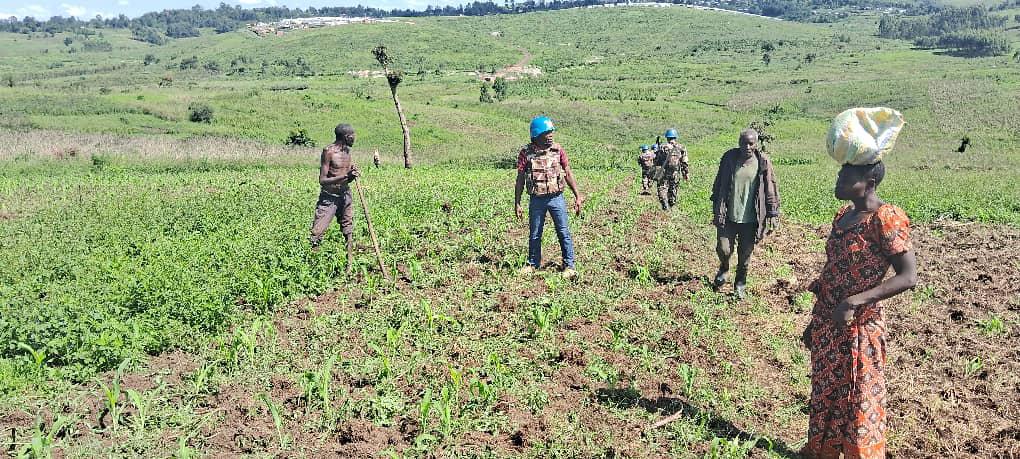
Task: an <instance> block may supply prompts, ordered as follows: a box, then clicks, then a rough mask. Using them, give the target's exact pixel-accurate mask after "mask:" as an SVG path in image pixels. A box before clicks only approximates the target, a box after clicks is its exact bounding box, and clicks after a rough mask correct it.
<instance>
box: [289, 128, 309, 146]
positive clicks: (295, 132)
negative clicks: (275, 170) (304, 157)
mask: <svg viewBox="0 0 1020 459" xmlns="http://www.w3.org/2000/svg"><path fill="white" fill-rule="evenodd" d="M286 144H287V145H293V146H300V147H314V146H315V141H314V140H312V138H311V137H309V136H308V130H306V129H305V128H297V129H291V131H290V135H288V136H287V141H286Z"/></svg>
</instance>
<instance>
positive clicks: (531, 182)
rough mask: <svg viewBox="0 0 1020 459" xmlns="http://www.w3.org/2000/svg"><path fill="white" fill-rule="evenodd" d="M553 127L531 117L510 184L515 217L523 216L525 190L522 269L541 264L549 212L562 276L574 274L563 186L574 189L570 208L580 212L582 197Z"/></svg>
mask: <svg viewBox="0 0 1020 459" xmlns="http://www.w3.org/2000/svg"><path fill="white" fill-rule="evenodd" d="M554 132H556V127H555V126H554V125H553V122H552V120H551V119H549V118H548V117H545V116H539V117H536V118H535V119H533V120H531V142H530V143H528V144H527V145H525V146H523V147H521V150H520V152H519V153H518V154H517V183H516V185H515V186H514V212H515V213H516V214H517V218H519V219H521V218H524V211H523V210H522V209H521V194H522V193H523V192H524V190H525V189H527V191H528V196H529V198H528V224H529V225H528V226H529V229H530V235H529V238H528V262H527V264H526V265H525V266H524V268H522V269H521V272H522V273H525V274H530V273H533V272H535V270H536V269H537V268H539V267H540V266H541V264H542V229H543V227H544V226H545V214H546V212H548V213H549V215H550V216H552V220H553V225H555V226H556V237H557V238H558V239H559V241H560V252H561V253H562V255H563V277H565V278H567V279H573V278H575V277H577V271H576V270H574V240H573V238H572V237H571V235H570V225H569V221H568V218H567V214H568V213H569V212H568V210H567V203H566V201H565V200H564V199H563V189H564V188H565V187H566V186H569V187H570V191H571V192H573V193H574V205H573V209H574V212H576V213H577V214H578V215H580V214H581V204H582V203H584V197H583V196H581V193H580V192H578V191H577V182H576V181H574V173H573V172H572V171H571V170H570V161H569V160H568V159H567V153H566V152H565V151H563V147H561V146H560V144H558V143H556V142H554V141H553V133H554Z"/></svg>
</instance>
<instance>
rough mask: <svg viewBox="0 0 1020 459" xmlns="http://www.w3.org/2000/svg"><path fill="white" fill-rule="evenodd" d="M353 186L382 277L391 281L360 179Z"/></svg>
mask: <svg viewBox="0 0 1020 459" xmlns="http://www.w3.org/2000/svg"><path fill="white" fill-rule="evenodd" d="M359 179H360V177H359ZM354 187H355V188H357V189H358V197H359V198H361V209H362V210H364V211H365V222H366V223H368V234H369V235H370V236H372V245H373V246H375V257H376V258H377V259H379V269H380V270H381V271H382V273H383V277H385V278H386V280H388V281H391V282H392V281H393V279H390V272H389V271H387V270H386V263H383V258H382V252H381V251H380V250H379V239H378V238H376V237H375V228H373V227H372V217H371V216H370V215H369V214H368V202H367V201H365V192H364V191H362V190H361V180H355V181H354Z"/></svg>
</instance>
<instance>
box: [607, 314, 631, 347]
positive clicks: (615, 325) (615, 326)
mask: <svg viewBox="0 0 1020 459" xmlns="http://www.w3.org/2000/svg"><path fill="white" fill-rule="evenodd" d="M606 328H607V329H608V330H609V332H610V333H612V335H613V341H612V344H611V347H612V349H613V350H614V351H616V350H620V349H621V348H622V347H623V346H624V345H626V344H627V343H626V337H627V325H626V324H624V323H623V322H619V321H614V322H610V323H609V326H608V327H606Z"/></svg>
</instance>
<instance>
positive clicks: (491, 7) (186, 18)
mask: <svg viewBox="0 0 1020 459" xmlns="http://www.w3.org/2000/svg"><path fill="white" fill-rule="evenodd" d="M653 1H655V0H653ZM1007 1H1020V0H1007ZM658 2H659V3H673V4H708V5H711V6H716V7H719V8H725V9H732V10H738V11H746V12H751V13H756V14H762V15H766V16H774V17H784V18H787V19H794V20H801V19H804V18H807V17H809V16H810V15H811V14H812V9H815V10H817V9H827V8H839V7H862V8H865V7H877V6H890V5H896V4H897V3H895V0H727V1H722V0H660V1H658ZM623 3H627V2H626V1H622V0H552V1H546V0H538V1H536V0H526V1H517V0H496V1H492V0H488V1H485V2H480V1H474V2H470V3H465V4H461V5H457V6H452V5H447V6H441V7H440V6H428V7H427V8H425V9H424V10H413V9H392V10H383V9H380V8H373V7H365V6H361V5H359V6H349V7H346V6H330V7H321V8H316V7H308V8H304V9H302V8H288V7H285V6H273V7H266V8H253V9H246V8H241V6H240V5H234V6H231V5H228V4H226V3H220V5H219V7H217V8H215V9H207V8H203V7H202V6H201V5H195V6H193V7H191V8H188V9H175V10H163V11H159V12H151V13H146V14H143V15H141V16H139V17H137V18H133V19H132V18H128V17H127V16H125V15H123V14H122V15H120V16H117V17H115V18H103V17H100V16H96V17H95V18H92V19H83V18H74V17H67V18H65V17H62V16H53V17H51V18H49V19H47V20H39V19H36V18H33V17H30V16H29V17H24V18H22V19H18V18H16V17H13V16H12V17H10V18H6V19H0V32H14V33H36V32H45V33H50V34H55V33H61V32H68V31H75V30H79V29H81V28H83V27H84V28H93V29H100V28H110V29H129V30H131V31H132V35H133V36H134V38H135V39H136V40H140V41H144V42H148V43H152V44H157V45H159V44H163V43H166V41H167V40H168V39H174V38H186V37H195V36H198V35H199V29H212V30H214V31H216V32H217V33H226V32H230V31H233V30H237V29H239V28H242V27H244V25H245V24H250V23H255V22H276V21H279V20H282V19H295V18H303V17H317V16H352V17H375V18H379V17H387V16H396V17H421V16H460V15H463V16H486V15H492V14H516V13H530V12H534V11H549V10H560V9H566V8H576V7H585V6H596V5H608V4H623Z"/></svg>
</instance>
